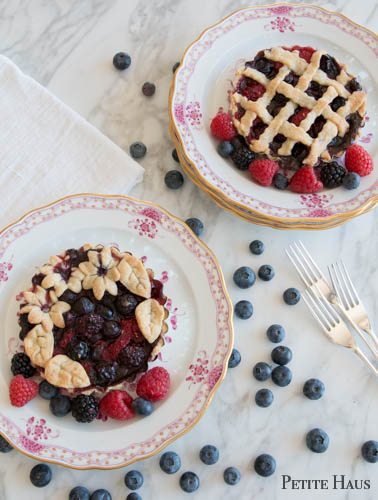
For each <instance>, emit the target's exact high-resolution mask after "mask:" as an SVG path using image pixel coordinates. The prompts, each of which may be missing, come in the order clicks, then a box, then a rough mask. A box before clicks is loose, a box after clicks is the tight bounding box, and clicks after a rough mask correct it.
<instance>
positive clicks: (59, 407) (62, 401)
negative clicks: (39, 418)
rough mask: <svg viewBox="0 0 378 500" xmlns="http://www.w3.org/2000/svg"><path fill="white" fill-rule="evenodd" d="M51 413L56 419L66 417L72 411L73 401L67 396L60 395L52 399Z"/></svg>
mask: <svg viewBox="0 0 378 500" xmlns="http://www.w3.org/2000/svg"><path fill="white" fill-rule="evenodd" d="M50 411H51V413H52V414H53V415H55V416H56V417H64V416H65V415H67V413H69V412H70V411H71V400H70V398H68V397H67V396H62V395H61V394H58V396H56V397H55V398H52V399H50Z"/></svg>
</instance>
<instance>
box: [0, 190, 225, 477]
mask: <svg viewBox="0 0 378 500" xmlns="http://www.w3.org/2000/svg"><path fill="white" fill-rule="evenodd" d="M81 198H84V199H85V198H94V199H103V200H104V199H105V200H114V201H116V200H119V199H121V200H124V201H128V202H129V203H131V204H134V205H135V206H136V207H137V206H138V205H147V206H148V207H150V208H153V209H154V210H158V211H160V212H161V213H162V214H164V215H165V216H166V217H167V218H168V219H169V220H170V221H173V222H175V223H176V224H177V223H178V224H179V225H180V226H181V228H182V230H183V231H184V232H185V233H186V234H187V235H188V236H190V239H191V241H194V242H195V243H196V245H197V247H198V246H199V247H200V248H202V250H203V251H204V252H206V253H207V254H208V256H209V257H210V259H211V263H212V264H213V266H214V268H215V269H216V271H217V273H218V280H219V291H220V292H221V293H222V296H221V299H218V300H223V303H225V304H226V305H227V312H228V314H226V318H227V321H224V323H225V326H224V328H225V330H224V334H227V332H228V338H225V337H222V339H223V338H224V343H225V344H228V347H227V349H226V351H225V353H224V357H223V359H222V361H220V363H219V364H218V365H217V366H215V367H214V368H213V370H216V369H218V368H219V367H222V371H221V372H220V373H219V371H220V370H217V373H216V374H215V377H216V379H215V381H214V383H212V382H211V381H210V380H209V377H208V378H206V379H204V380H203V381H201V384H200V386H199V387H198V389H197V390H196V392H195V394H193V400H192V402H191V403H190V404H189V405H188V406H187V408H186V410H185V411H184V413H185V412H186V411H187V410H188V408H189V407H190V406H191V405H193V402H194V401H195V400H196V399H197V398H198V394H199V393H200V394H203V393H202V390H203V386H206V384H207V385H208V387H209V392H208V395H207V396H205V399H204V401H203V403H202V404H201V407H200V408H201V409H200V411H199V412H198V414H197V415H196V416H195V418H194V420H193V421H192V422H190V423H189V425H187V426H185V427H184V428H183V429H182V430H180V431H179V432H178V433H177V434H176V435H172V436H169V437H167V439H166V440H165V441H163V442H162V441H160V443H159V444H158V445H157V446H156V448H155V449H153V450H152V451H151V452H147V453H145V454H143V455H141V456H134V457H132V458H130V459H127V460H124V461H122V462H120V463H117V464H111V465H101V464H99V463H97V462H94V461H93V462H90V463H89V462H87V463H83V465H81V464H80V465H78V464H73V463H69V462H68V461H64V458H65V457H60V458H61V459H60V460H59V459H57V458H55V459H51V458H48V457H46V456H41V455H38V452H35V453H33V452H30V451H27V450H26V449H24V448H22V447H21V446H19V445H16V444H15V443H14V441H13V440H12V439H11V438H9V437H8V436H7V434H6V432H4V430H2V429H0V436H2V437H4V438H5V439H6V440H7V441H9V442H10V443H11V445H12V446H13V447H14V448H15V449H16V450H18V451H19V452H20V453H22V454H23V455H26V456H28V457H30V458H33V459H37V460H40V461H42V462H46V463H50V464H55V465H62V466H63V467H67V468H70V469H76V470H91V469H102V470H112V469H119V468H122V467H125V466H127V465H130V464H132V463H134V462H137V461H139V460H144V459H146V458H150V457H152V456H154V455H156V454H157V453H159V452H161V451H162V450H163V449H164V448H165V447H166V446H168V445H169V444H170V443H172V442H174V441H175V440H176V439H178V438H180V437H181V436H183V435H184V434H186V433H187V432H189V430H191V429H192V428H193V427H194V426H195V425H196V424H197V423H198V422H199V421H200V420H201V418H202V417H203V416H204V414H205V413H206V410H207V408H208V407H209V405H210V403H211V401H212V399H213V397H214V395H215V393H216V391H217V390H218V389H219V387H220V385H221V384H222V382H223V380H224V378H225V376H226V373H227V369H228V360H229V358H230V356H231V352H232V348H233V343H234V327H233V322H232V317H233V304H232V301H231V297H230V295H229V293H228V290H227V287H226V283H225V279H224V275H223V271H222V267H221V265H220V262H219V261H218V259H217V257H216V256H215V254H214V253H213V252H212V250H210V248H209V247H208V246H207V245H206V244H205V243H204V242H203V241H202V240H200V239H199V238H198V237H197V236H196V235H195V234H194V233H193V232H192V231H191V230H190V229H189V227H188V226H187V225H186V224H185V222H184V221H183V220H182V219H180V218H179V217H176V216H175V215H173V214H171V213H170V212H169V211H168V210H166V209H165V208H163V207H162V206H161V205H158V204H156V203H154V202H151V201H145V200H140V199H137V198H134V197H132V196H128V195H121V194H99V193H76V194H71V195H67V196H64V197H62V198H59V199H57V200H55V201H53V202H51V203H48V204H45V205H42V206H41V207H38V208H35V209H32V210H30V211H28V212H27V213H25V214H24V215H23V216H21V217H20V218H19V219H17V220H16V221H14V222H12V223H10V224H8V225H7V226H5V227H4V228H3V229H1V230H0V240H1V239H2V238H3V237H4V235H7V233H8V231H10V232H11V233H12V232H13V231H12V230H13V229H14V228H18V226H20V225H21V224H23V223H25V222H26V221H28V220H29V218H30V217H31V216H33V215H37V214H38V213H39V212H43V211H45V210H48V209H53V208H54V207H58V206H59V205H60V204H61V203H64V202H69V200H79V199H81ZM77 208H78V207H71V210H70V211H72V210H76V209H77ZM79 208H88V209H91V208H93V207H91V206H89V207H79ZM112 208H113V209H116V208H117V207H116V206H113V207H112ZM67 211H68V210H67ZM65 213H67V212H66V211H63V213H62V214H61V215H64V214H65ZM137 214H138V212H136V215H137ZM45 221H46V219H45V218H42V220H41V221H39V222H38V223H36V222H33V225H32V227H34V226H36V225H38V224H40V223H43V222H45ZM29 230H31V228H29V229H28V230H27V231H29ZM174 233H175V232H174ZM23 234H24V232H22V230H21V232H20V233H19V234H18V236H17V235H16V236H15V237H14V240H15V239H17V238H18V237H19V236H22V235H23ZM14 240H13V241H14ZM180 241H181V243H182V244H183V242H182V240H180ZM9 245H11V242H10V241H7V247H8V246H9ZM5 250H6V248H4V247H2V248H0V257H2V256H3V255H4V253H5ZM204 272H206V270H205V271H204ZM206 278H207V280H208V281H209V284H210V277H209V276H208V273H206ZM211 295H212V296H213V298H214V300H215V297H214V292H213V291H211ZM217 316H218V311H217ZM216 328H217V329H218V326H216ZM219 337H220V336H219V332H218V341H219ZM218 341H217V345H216V348H215V351H216V350H217V349H219V342H218ZM214 354H215V353H214V352H212V353H210V355H209V358H210V359H212V358H213V357H214ZM209 375H211V372H210V373H209ZM178 418H182V415H181V414H180V416H177V417H175V418H174V419H173V421H172V422H169V423H168V424H167V425H166V426H165V427H167V426H168V425H173V423H174V422H175V421H176V420H177V419H178ZM1 420H8V418H7V417H4V416H3V414H2V413H0V421H1ZM11 424H12V425H13V427H14V428H15V429H16V430H17V431H20V430H19V427H18V425H17V424H14V423H12V422H11ZM162 430H163V428H162V429H158V430H157V431H154V432H153V435H152V436H151V437H149V438H148V439H149V440H150V441H152V442H153V441H154V436H155V435H156V434H157V433H159V432H161V431H162ZM137 444H138V443H130V444H128V446H127V447H126V448H124V449H122V450H115V451H104V452H102V453H104V454H107V455H111V454H112V453H113V454H115V455H116V457H117V458H120V460H122V452H125V450H127V449H128V448H131V449H133V448H134V447H135V446H136V445H137ZM52 449H54V448H52ZM63 449H64V448H63ZM42 451H43V450H42ZM66 451H67V452H69V453H72V455H73V456H75V455H78V456H79V455H80V456H86V455H88V456H89V457H90V458H92V457H91V455H96V453H97V451H96V450H89V451H88V452H75V451H73V450H66ZM67 458H68V457H67Z"/></svg>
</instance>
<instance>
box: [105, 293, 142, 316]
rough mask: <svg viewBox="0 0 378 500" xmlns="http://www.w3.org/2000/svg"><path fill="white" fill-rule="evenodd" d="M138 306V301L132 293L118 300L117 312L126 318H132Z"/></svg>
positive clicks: (121, 296)
mask: <svg viewBox="0 0 378 500" xmlns="http://www.w3.org/2000/svg"><path fill="white" fill-rule="evenodd" d="M137 305H138V301H137V299H136V298H135V297H134V295H131V293H125V294H123V295H119V296H118V297H117V300H116V308H117V311H118V312H119V313H120V314H123V315H124V316H131V315H132V314H134V311H135V308H136V306H137ZM109 319H112V318H109Z"/></svg>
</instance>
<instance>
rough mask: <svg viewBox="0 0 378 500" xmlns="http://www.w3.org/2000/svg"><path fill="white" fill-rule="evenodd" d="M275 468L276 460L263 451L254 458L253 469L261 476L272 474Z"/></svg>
mask: <svg viewBox="0 0 378 500" xmlns="http://www.w3.org/2000/svg"><path fill="white" fill-rule="evenodd" d="M275 470H276V461H275V460H274V458H273V457H272V455H268V454H267V453H263V454H262V455H259V456H258V457H257V458H256V460H255V471H256V472H257V474H259V475H260V476H263V477H268V476H271V475H272V474H274V472H275Z"/></svg>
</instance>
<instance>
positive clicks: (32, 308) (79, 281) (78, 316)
mask: <svg viewBox="0 0 378 500" xmlns="http://www.w3.org/2000/svg"><path fill="white" fill-rule="evenodd" d="M22 296H23V300H22V303H21V305H20V311H19V325H20V326H21V332H20V339H21V340H22V341H23V342H24V348H25V355H26V356H25V355H23V356H25V358H26V359H27V357H28V358H29V359H30V363H31V365H32V366H33V367H35V368H36V369H37V370H38V372H39V375H40V376H41V377H43V378H44V379H45V380H47V382H49V383H50V384H52V385H53V386H55V387H58V388H60V389H65V390H67V391H69V392H70V393H71V394H79V393H82V392H84V393H85V394H91V393H95V392H100V393H102V394H104V393H105V392H108V391H109V390H110V389H112V388H114V386H116V385H117V386H118V387H119V384H121V383H122V382H124V381H131V380H134V379H135V377H136V376H137V375H138V374H142V373H143V372H145V371H146V370H147V368H148V362H149V361H153V360H154V359H156V357H157V355H158V353H159V352H160V350H161V348H162V347H163V345H164V334H165V333H166V332H167V330H168V327H167V323H166V322H165V320H166V319H167V317H168V310H167V309H166V308H165V307H164V304H165V302H166V300H167V299H166V297H165V296H164V293H163V283H162V282H161V281H159V280H157V279H155V278H154V273H153V271H152V270H151V269H146V268H145V267H144V264H143V262H142V261H141V260H139V259H137V258H136V257H134V256H133V255H132V254H131V253H129V252H120V251H119V250H118V249H117V248H115V247H106V246H102V245H98V246H92V245H90V244H86V245H84V246H82V247H81V248H79V249H78V250H76V249H69V250H66V251H65V252H63V253H62V254H60V255H55V256H53V257H51V258H50V262H49V264H45V265H43V266H42V267H41V268H40V269H39V272H38V273H37V274H35V275H34V276H33V278H32V286H31V287H30V288H29V289H28V290H25V291H24V292H23V295H22ZM16 356H19V358H18V359H17V360H14V361H12V371H13V373H14V374H15V373H17V374H21V375H23V376H24V377H28V376H30V373H31V374H33V370H32V371H30V366H29V367H28V366H26V365H27V363H26V361H25V359H23V358H21V357H20V356H21V355H20V354H18V355H16ZM25 363H26V365H25ZM17 367H19V371H17V372H16V371H15V370H17ZM27 369H28V370H29V371H27Z"/></svg>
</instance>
